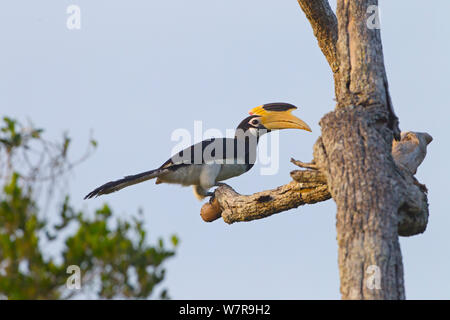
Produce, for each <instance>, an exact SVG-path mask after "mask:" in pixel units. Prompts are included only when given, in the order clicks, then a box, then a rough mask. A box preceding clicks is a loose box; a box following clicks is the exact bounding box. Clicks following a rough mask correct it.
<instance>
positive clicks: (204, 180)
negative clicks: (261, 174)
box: [158, 164, 247, 188]
mask: <svg viewBox="0 0 450 320" xmlns="http://www.w3.org/2000/svg"><path fill="white" fill-rule="evenodd" d="M246 169H247V166H246V165H245V164H193V165H189V166H185V167H180V168H178V169H176V170H174V171H169V172H167V173H165V174H162V175H160V176H159V177H158V179H159V180H160V181H161V182H165V183H175V184H181V185H183V186H190V185H202V186H203V187H205V188H210V187H212V186H214V185H215V183H216V182H218V181H223V180H227V179H230V178H233V177H236V176H239V175H241V174H243V173H244V172H246Z"/></svg>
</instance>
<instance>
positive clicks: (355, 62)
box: [300, 0, 405, 299]
mask: <svg viewBox="0 0 450 320" xmlns="http://www.w3.org/2000/svg"><path fill="white" fill-rule="evenodd" d="M302 2H303V3H305V2H309V3H311V2H313V1H300V3H302ZM377 4H378V1H376V0H365V1H352V0H339V1H338V7H337V21H338V40H337V44H336V48H337V55H336V56H337V60H338V61H337V64H338V70H337V71H336V72H335V76H334V79H335V92H336V101H337V106H336V109H335V111H334V112H331V113H329V114H327V115H325V116H324V117H323V118H322V120H321V121H320V125H321V128H322V137H321V139H320V140H319V141H318V143H317V144H316V147H315V154H314V158H315V160H316V162H317V165H318V166H319V168H321V169H322V171H323V172H324V173H325V174H326V176H327V181H328V186H329V189H330V193H331V195H332V197H333V199H334V201H335V202H336V205H337V223H336V224H337V226H336V227H337V241H338V248H339V252H338V261H339V273H340V279H341V294H342V298H343V299H404V298H405V288H404V282H403V264H402V255H401V251H400V244H399V239H398V228H397V226H398V219H399V218H398V217H399V214H398V212H399V210H400V208H401V206H402V204H403V203H404V195H403V192H402V190H403V188H402V187H403V184H402V178H401V177H399V174H398V169H397V167H396V165H395V163H394V160H393V158H392V154H391V149H392V140H393V138H394V137H396V138H399V134H400V130H399V128H398V121H397V117H396V116H395V114H394V112H393V108H392V104H391V100H390V97H389V91H388V85H387V78H386V72H385V68H384V60H383V50H382V45H381V36H380V30H379V29H377V28H369V26H368V23H367V22H368V20H369V14H368V9H369V6H371V5H377ZM369 13H370V14H373V12H370V11H369ZM374 277H378V279H377V281H379V282H378V283H374Z"/></svg>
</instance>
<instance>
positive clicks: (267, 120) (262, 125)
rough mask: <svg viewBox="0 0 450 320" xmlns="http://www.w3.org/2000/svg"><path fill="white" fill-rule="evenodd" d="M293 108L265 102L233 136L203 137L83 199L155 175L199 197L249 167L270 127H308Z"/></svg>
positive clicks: (274, 128) (254, 110)
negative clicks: (205, 138) (189, 189)
mask: <svg viewBox="0 0 450 320" xmlns="http://www.w3.org/2000/svg"><path fill="white" fill-rule="evenodd" d="M294 109H297V107H295V106H294V105H292V104H288V103H269V104H265V105H261V106H259V107H256V108H253V109H252V110H250V112H249V114H250V116H248V117H247V118H245V119H244V120H242V122H241V123H240V124H239V126H238V127H237V129H236V133H235V137H234V138H212V139H207V140H203V141H202V142H199V143H197V144H194V145H192V146H190V147H189V148H186V149H184V150H182V151H180V152H179V153H177V154H175V155H173V156H172V157H171V158H170V159H169V160H167V161H166V162H164V163H163V164H162V165H161V166H160V167H159V168H157V169H154V170H150V171H146V172H143V173H139V174H136V175H131V176H126V177H124V178H123V179H119V180H115V181H110V182H108V183H105V184H104V185H102V186H100V187H98V188H97V189H95V190H93V191H92V192H90V193H89V194H88V195H86V197H85V198H84V199H90V198H93V197H97V196H100V195H102V194H108V193H112V192H115V191H118V190H120V189H123V188H125V187H128V186H131V185H133V184H137V183H140V182H144V181H146V180H150V179H153V178H156V184H159V183H163V182H164V183H174V184H180V185H183V186H189V185H192V186H193V188H194V194H195V196H196V197H197V198H198V199H199V200H201V199H203V198H204V197H206V196H211V195H212V193H210V192H208V190H209V189H210V188H211V187H213V186H216V185H217V184H218V182H219V181H223V180H226V179H229V178H232V177H236V176H239V175H241V174H243V173H245V172H247V171H248V170H250V169H251V168H252V167H253V165H254V163H255V160H256V150H257V144H258V141H259V137H261V136H262V135H263V134H265V133H267V132H270V131H271V130H279V129H288V128H293V129H303V130H306V131H311V129H310V128H309V126H308V125H307V124H306V123H305V122H303V121H302V120H301V119H299V118H297V117H295V116H294V115H292V114H291V112H292V111H293V110H294Z"/></svg>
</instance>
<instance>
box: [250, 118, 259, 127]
mask: <svg viewBox="0 0 450 320" xmlns="http://www.w3.org/2000/svg"><path fill="white" fill-rule="evenodd" d="M250 124H252V125H254V126H257V125H258V124H259V120H258V119H253V120H252V121H250Z"/></svg>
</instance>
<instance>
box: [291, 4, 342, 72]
mask: <svg viewBox="0 0 450 320" xmlns="http://www.w3.org/2000/svg"><path fill="white" fill-rule="evenodd" d="M297 1H298V4H299V5H300V7H301V8H302V10H303V12H304V13H305V15H306V18H308V20H309V23H310V24H311V27H312V28H313V31H314V35H315V37H316V38H317V41H318V43H319V47H320V49H321V50H322V52H323V54H324V55H325V58H326V59H327V61H328V64H329V65H330V67H331V70H332V71H333V73H335V72H337V71H338V69H339V62H338V59H337V57H336V52H337V51H336V43H337V40H338V23H337V19H336V15H335V14H334V12H333V10H331V7H330V4H329V3H328V1H327V0H297Z"/></svg>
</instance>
